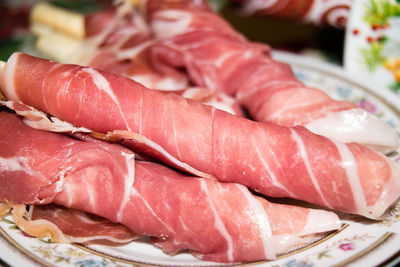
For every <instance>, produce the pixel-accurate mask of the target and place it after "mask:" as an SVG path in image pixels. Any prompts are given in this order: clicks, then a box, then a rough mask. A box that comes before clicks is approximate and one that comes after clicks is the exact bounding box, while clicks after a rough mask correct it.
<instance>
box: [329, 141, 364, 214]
mask: <svg viewBox="0 0 400 267" xmlns="http://www.w3.org/2000/svg"><path fill="white" fill-rule="evenodd" d="M333 143H334V144H335V145H336V147H337V149H338V151H339V154H340V157H341V159H342V161H343V167H344V169H345V171H346V175H347V177H348V182H349V184H350V188H351V193H352V194H353V198H354V202H355V204H356V206H357V209H358V210H359V212H360V214H362V215H364V216H367V217H368V216H370V215H369V214H368V212H367V202H366V200H365V194H364V190H363V188H362V185H361V181H360V177H359V175H358V169H357V168H358V166H357V163H355V160H354V156H353V154H352V153H351V151H350V150H349V149H348V147H347V146H346V144H343V143H339V142H337V141H333Z"/></svg>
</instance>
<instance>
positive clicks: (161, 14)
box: [146, 0, 400, 153]
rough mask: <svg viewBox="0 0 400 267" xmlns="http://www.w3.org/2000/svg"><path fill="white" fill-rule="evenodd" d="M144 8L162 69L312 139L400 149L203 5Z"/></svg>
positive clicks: (383, 129)
mask: <svg viewBox="0 0 400 267" xmlns="http://www.w3.org/2000/svg"><path fill="white" fill-rule="evenodd" d="M146 3H147V18H148V19H149V23H150V25H151V29H152V31H153V33H154V35H155V37H156V38H158V39H160V42H158V43H157V44H156V45H154V46H153V47H152V53H153V58H154V61H155V63H154V64H155V66H157V67H158V68H159V69H160V70H164V71H165V70H168V69H171V68H172V69H173V68H177V69H182V68H186V70H187V72H188V74H189V76H190V77H191V79H192V81H193V82H194V83H195V84H196V85H198V86H203V87H206V88H210V89H212V90H216V91H223V92H225V93H228V94H230V95H232V96H235V97H236V98H237V99H238V101H239V103H240V104H242V105H243V106H244V107H245V108H246V109H247V111H248V112H249V114H250V115H251V116H252V118H253V119H255V120H257V121H270V122H274V123H278V124H280V125H283V126H288V127H293V126H296V125H303V126H305V127H307V128H308V129H309V130H311V131H313V132H314V133H317V134H321V135H324V136H327V137H330V138H334V139H337V140H340V141H342V142H358V143H363V144H366V145H368V146H370V147H371V148H373V149H376V150H378V151H380V152H383V153H388V152H391V151H394V150H395V149H396V148H397V147H398V146H399V144H400V141H399V137H398V135H397V133H396V132H395V130H394V129H393V128H392V127H390V126H389V125H388V124H387V123H386V122H384V121H382V120H380V119H378V118H377V117H375V116H374V115H372V114H371V113H369V112H367V111H365V110H363V109H361V108H358V107H357V106H356V105H354V104H352V103H350V102H346V101H338V100H334V99H332V98H330V97H329V96H328V95H327V94H326V93H324V92H323V91H321V90H318V89H315V88H310V87H307V86H305V85H304V84H302V83H301V82H300V81H298V80H297V79H296V77H295V76H294V74H293V72H292V70H291V68H290V67H289V65H287V64H284V63H280V62H277V61H275V60H274V59H272V58H271V56H270V54H269V47H267V46H266V45H262V44H257V43H253V42H250V41H248V40H246V39H245V38H244V37H243V36H241V35H240V34H238V33H237V32H235V31H234V30H233V29H232V27H230V26H229V25H228V23H227V22H225V21H224V20H223V18H222V17H220V16H219V15H218V14H215V13H213V12H212V11H211V10H210V9H209V8H208V5H207V3H206V1H192V0H178V1H168V0H149V1H147V2H146ZM221 25H222V26H221ZM367 132H368V134H366V133H367Z"/></svg>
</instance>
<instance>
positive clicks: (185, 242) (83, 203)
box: [0, 112, 340, 262]
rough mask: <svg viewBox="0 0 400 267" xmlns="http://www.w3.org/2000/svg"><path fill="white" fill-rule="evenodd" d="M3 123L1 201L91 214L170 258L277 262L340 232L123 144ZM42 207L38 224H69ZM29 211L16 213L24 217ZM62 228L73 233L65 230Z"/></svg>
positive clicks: (12, 120)
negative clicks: (145, 157) (185, 253)
mask: <svg viewBox="0 0 400 267" xmlns="http://www.w3.org/2000/svg"><path fill="white" fill-rule="evenodd" d="M0 123H1V125H2V126H4V127H2V128H1V129H0V140H1V142H2V150H1V151H0V167H1V168H0V202H4V203H23V204H36V205H44V204H49V203H54V204H57V205H61V206H64V207H68V208H73V209H76V210H81V211H85V212H89V213H92V214H95V215H98V216H101V217H104V218H106V219H109V220H110V221H112V222H116V223H121V224H122V225H124V226H126V227H128V228H129V229H130V230H131V231H133V232H134V233H136V234H139V235H146V236H151V237H152V238H153V241H152V242H153V244H154V245H155V246H157V247H160V248H161V249H163V250H164V251H165V252H166V253H170V254H174V253H177V252H178V251H181V250H189V251H190V252H191V253H192V254H193V255H195V256H196V257H198V258H200V259H204V260H212V261H220V262H240V261H256V260H262V259H273V258H274V257H275V256H276V254H279V253H283V252H285V251H287V250H288V249H293V248H294V247H297V246H299V245H304V243H305V242H310V241H311V240H312V239H313V238H314V237H315V236H314V234H315V233H320V232H325V231H331V230H334V229H337V228H338V227H339V226H340V222H339V220H338V218H337V216H336V215H335V214H334V213H332V212H328V211H321V210H313V209H307V208H301V207H294V206H287V205H281V204H273V203H269V202H268V201H266V200H265V199H263V198H260V197H255V196H253V195H252V194H251V193H250V192H249V190H248V189H247V188H246V187H244V186H242V185H239V184H233V183H219V182H217V181H214V180H210V179H204V178H195V177H187V176H184V175H183V174H181V173H178V172H176V171H173V170H171V169H168V168H167V167H165V166H162V165H158V164H155V163H150V162H140V161H136V162H135V161H134V160H133V154H132V153H131V152H130V151H129V150H127V149H125V148H123V147H121V146H119V145H115V144H108V143H104V142H89V143H87V142H83V141H79V140H76V139H72V138H70V137H67V136H64V135H60V134H57V133H51V132H47V131H40V130H36V129H32V128H30V127H28V126H26V125H25V124H24V123H23V122H22V120H20V119H19V118H18V117H17V116H16V115H14V114H10V113H5V112H2V113H0ZM9 129H12V131H13V135H10V133H9ZM38 208H39V211H37V210H36V211H35V210H34V211H32V212H31V213H32V216H33V219H35V218H41V219H42V220H44V219H46V221H47V222H48V221H50V222H53V223H57V224H58V225H59V223H60V220H61V221H64V220H63V217H60V216H56V214H53V213H52V212H54V211H56V212H57V211H58V212H59V213H60V214H62V215H63V216H64V215H65V212H66V211H68V210H66V209H64V208H57V209H54V207H50V208H49V206H46V207H43V208H41V207H38ZM35 209H36V208H35ZM60 210H61V211H60ZM24 211H25V209H24V208H23V209H22V210H21V207H20V206H19V207H17V212H18V213H20V212H22V213H23V212H24ZM70 212H71V214H72V215H73V216H75V215H76V213H75V212H72V211H70ZM21 217H22V216H19V218H21ZM75 217H76V216H75ZM292 218H296V219H295V220H292ZM79 220H82V216H79ZM56 221H58V222H56ZM91 221H92V220H90V221H89V222H88V221H87V220H86V221H85V222H86V223H91ZM34 222H38V223H39V226H43V224H40V220H33V221H32V223H34ZM61 223H62V224H63V222H61ZM22 225H23V226H26V223H25V222H23V224H22ZM78 225H82V223H81V222H79V223H78ZM83 225H85V223H84V224H83ZM28 226H31V228H32V226H33V225H32V224H30V225H28ZM60 229H63V231H65V232H67V233H70V234H71V231H74V229H70V227H69V226H68V225H67V226H65V224H64V228H63V227H61V226H60ZM98 234H99V233H98ZM100 234H101V233H100ZM210 236H212V237H213V238H212V242H211V241H210Z"/></svg>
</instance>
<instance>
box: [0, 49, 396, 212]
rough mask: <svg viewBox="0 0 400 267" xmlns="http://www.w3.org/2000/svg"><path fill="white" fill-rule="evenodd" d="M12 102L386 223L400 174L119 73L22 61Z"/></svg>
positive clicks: (172, 158) (370, 154)
mask: <svg viewBox="0 0 400 267" xmlns="http://www.w3.org/2000/svg"><path fill="white" fill-rule="evenodd" d="M0 77H2V82H1V84H2V88H3V92H4V94H5V96H6V98H7V99H8V100H10V101H18V102H22V103H24V104H26V105H30V106H33V107H34V108H36V109H39V110H42V111H44V112H46V113H48V114H51V115H52V116H55V117H57V118H59V119H61V120H64V121H67V122H69V123H71V124H73V125H75V126H77V127H85V128H87V129H89V130H90V131H94V132H98V133H103V134H106V137H107V138H108V140H114V141H122V142H123V143H124V144H125V145H127V146H129V147H131V148H134V149H136V150H138V151H140V152H142V153H145V154H148V155H151V156H153V157H156V158H158V159H160V160H163V161H165V162H166V163H168V164H171V165H173V166H175V167H177V168H180V169H182V170H186V171H188V172H191V173H193V174H195V175H197V176H202V177H209V178H214V179H218V180H220V181H223V182H235V183H239V184H242V185H245V186H247V187H249V188H251V189H253V190H255V191H257V192H259V193H261V194H264V195H267V196H271V197H290V198H295V199H300V200H304V201H307V202H310V203H314V204H317V205H322V206H325V207H328V208H331V209H335V210H341V211H344V212H348V213H354V214H360V215H362V216H366V217H368V218H373V219H378V218H380V217H381V216H382V215H383V214H384V212H385V211H386V210H387V209H388V207H390V206H391V205H392V204H393V202H394V201H395V200H396V199H397V198H398V197H399V195H400V175H399V166H398V165H397V164H395V163H394V162H392V161H391V160H389V159H388V158H386V157H385V156H384V155H383V154H380V153H378V152H375V151H373V150H371V149H369V148H367V147H366V146H363V145H360V144H358V143H342V142H339V141H336V140H333V139H332V140H331V139H328V138H326V137H324V136H320V135H316V134H313V133H312V132H310V131H309V130H307V129H306V128H304V127H301V126H296V127H293V128H288V127H284V126H279V125H276V124H273V123H267V122H255V121H252V120H248V119H245V118H242V117H238V116H234V115H231V114H229V113H227V112H224V111H221V110H218V109H215V108H213V107H210V106H206V105H203V104H201V103H199V102H196V101H192V100H188V99H185V98H183V97H180V96H178V95H176V94H164V93H160V92H158V91H154V90H149V89H147V88H145V87H143V86H142V85H140V84H138V83H136V82H134V81H132V80H130V79H127V78H124V77H121V76H118V75H114V74H111V73H106V72H102V71H97V70H95V69H91V68H87V67H81V66H76V65H64V64H60V63H57V62H51V61H48V60H45V59H40V58H36V57H32V56H29V55H26V54H22V53H15V54H13V55H12V56H11V57H10V58H9V60H8V62H7V64H6V66H5V67H4V69H3V73H2V75H0Z"/></svg>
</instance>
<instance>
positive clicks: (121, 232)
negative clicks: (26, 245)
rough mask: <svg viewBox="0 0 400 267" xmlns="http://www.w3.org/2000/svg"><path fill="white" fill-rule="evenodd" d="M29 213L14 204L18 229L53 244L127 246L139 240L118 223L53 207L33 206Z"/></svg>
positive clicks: (72, 210)
mask: <svg viewBox="0 0 400 267" xmlns="http://www.w3.org/2000/svg"><path fill="white" fill-rule="evenodd" d="M26 213H27V212H26V205H24V204H17V205H13V210H12V215H13V220H14V222H15V223H16V224H17V225H18V227H19V228H20V229H22V230H23V231H24V232H25V233H27V234H30V235H32V236H35V237H40V238H41V237H46V236H48V237H50V238H51V241H52V242H58V243H72V242H79V243H83V242H89V241H93V240H108V241H111V242H114V243H126V242H129V241H132V240H134V239H136V238H138V236H137V235H136V234H134V233H132V231H130V230H129V229H128V228H127V227H125V226H123V225H121V224H119V223H113V222H111V221H109V220H107V219H104V218H101V217H97V216H94V215H91V214H88V213H85V212H83V211H79V210H74V209H68V208H65V207H62V206H57V205H54V204H49V205H32V206H30V207H29V212H28V214H26ZM25 217H28V218H27V219H25Z"/></svg>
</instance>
